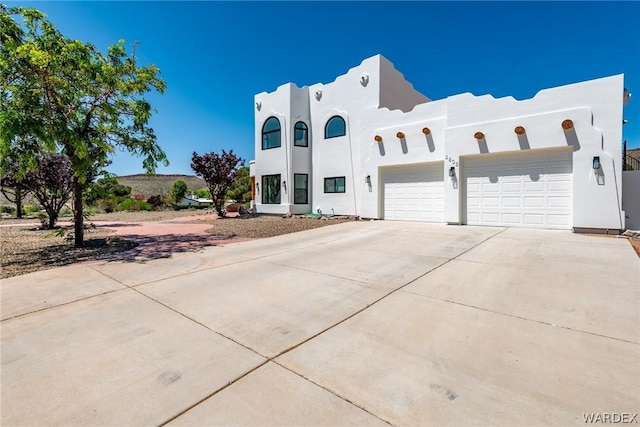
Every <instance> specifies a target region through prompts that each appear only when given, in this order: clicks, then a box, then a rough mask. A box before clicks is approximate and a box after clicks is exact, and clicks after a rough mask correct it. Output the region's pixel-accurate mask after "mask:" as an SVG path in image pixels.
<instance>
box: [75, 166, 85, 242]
mask: <svg viewBox="0 0 640 427" xmlns="http://www.w3.org/2000/svg"><path fill="white" fill-rule="evenodd" d="M73 222H74V237H75V247H76V248H82V247H84V212H83V210H82V184H81V183H80V181H78V177H75V176H74V177H73Z"/></svg>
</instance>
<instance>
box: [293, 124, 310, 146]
mask: <svg viewBox="0 0 640 427" xmlns="http://www.w3.org/2000/svg"><path fill="white" fill-rule="evenodd" d="M293 135H294V141H293V145H295V146H296V147H308V146H309V132H308V128H307V125H305V124H304V123H303V122H298V123H296V125H295V126H294V127H293Z"/></svg>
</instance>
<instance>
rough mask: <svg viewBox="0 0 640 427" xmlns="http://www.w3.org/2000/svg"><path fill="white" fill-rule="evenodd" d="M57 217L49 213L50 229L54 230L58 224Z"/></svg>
mask: <svg viewBox="0 0 640 427" xmlns="http://www.w3.org/2000/svg"><path fill="white" fill-rule="evenodd" d="M56 220H57V218H56V217H54V216H53V215H49V230H53V229H54V228H55V226H56Z"/></svg>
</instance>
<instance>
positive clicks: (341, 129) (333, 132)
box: [324, 116, 347, 138]
mask: <svg viewBox="0 0 640 427" xmlns="http://www.w3.org/2000/svg"><path fill="white" fill-rule="evenodd" d="M346 134H347V126H346V125H345V123H344V119H343V118H342V117H340V116H333V117H331V118H330V119H329V121H328V122H327V125H326V126H325V127H324V137H325V138H335V137H337V136H344V135H346Z"/></svg>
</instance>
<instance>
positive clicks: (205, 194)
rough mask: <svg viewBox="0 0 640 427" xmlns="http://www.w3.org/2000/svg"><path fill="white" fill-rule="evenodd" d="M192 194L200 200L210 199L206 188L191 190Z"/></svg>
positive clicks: (209, 193)
mask: <svg viewBox="0 0 640 427" xmlns="http://www.w3.org/2000/svg"><path fill="white" fill-rule="evenodd" d="M193 194H195V195H196V196H198V197H200V198H201V199H211V192H210V191H209V189H208V188H198V189H197V190H193Z"/></svg>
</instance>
